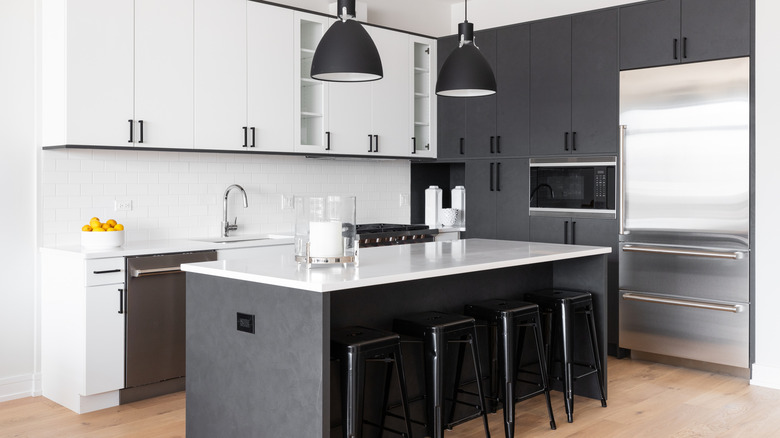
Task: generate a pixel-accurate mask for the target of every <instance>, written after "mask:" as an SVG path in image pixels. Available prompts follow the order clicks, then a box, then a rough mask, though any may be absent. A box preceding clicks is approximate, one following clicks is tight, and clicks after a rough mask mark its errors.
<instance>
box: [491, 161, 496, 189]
mask: <svg viewBox="0 0 780 438" xmlns="http://www.w3.org/2000/svg"><path fill="white" fill-rule="evenodd" d="M494 167H495V164H494V163H490V191H491V192H492V191H494V190H493V173H494Z"/></svg>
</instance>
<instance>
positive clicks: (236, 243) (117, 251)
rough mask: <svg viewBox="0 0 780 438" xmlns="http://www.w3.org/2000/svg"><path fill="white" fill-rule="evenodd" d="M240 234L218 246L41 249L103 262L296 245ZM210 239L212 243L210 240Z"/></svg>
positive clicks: (176, 243)
mask: <svg viewBox="0 0 780 438" xmlns="http://www.w3.org/2000/svg"><path fill="white" fill-rule="evenodd" d="M270 236H271V237H272V238H265V237H267V236H266V235H263V236H260V235H244V236H241V235H238V236H232V237H230V238H227V239H226V240H228V242H227V243H218V242H214V240H220V238H218V237H204V238H199V239H178V240H150V241H138V242H126V243H125V244H124V245H122V246H119V247H116V248H108V249H87V248H84V247H82V246H81V245H65V246H57V247H42V248H41V251H43V252H57V253H60V254H64V255H69V256H73V257H78V258H84V259H100V258H107V257H132V256H137V255H151V254H169V253H175V252H190V251H208V250H226V249H238V248H254V247H264V246H278V245H283V246H285V247H286V248H287V251H289V252H291V251H292V249H290V248H292V247H291V246H290V245H292V244H293V240H294V239H293V237H292V236H288V237H286V236H281V235H270ZM209 240H211V241H209Z"/></svg>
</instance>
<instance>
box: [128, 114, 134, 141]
mask: <svg viewBox="0 0 780 438" xmlns="http://www.w3.org/2000/svg"><path fill="white" fill-rule="evenodd" d="M128 123H130V140H128V141H127V142H128V143H132V142H133V131H134V129H133V119H130V120H128Z"/></svg>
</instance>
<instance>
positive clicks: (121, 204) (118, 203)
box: [114, 199, 133, 211]
mask: <svg viewBox="0 0 780 438" xmlns="http://www.w3.org/2000/svg"><path fill="white" fill-rule="evenodd" d="M132 209H133V201H132V200H130V199H115V200H114V211H131V210H132Z"/></svg>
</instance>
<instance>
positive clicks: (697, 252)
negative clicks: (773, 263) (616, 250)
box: [623, 245, 745, 260]
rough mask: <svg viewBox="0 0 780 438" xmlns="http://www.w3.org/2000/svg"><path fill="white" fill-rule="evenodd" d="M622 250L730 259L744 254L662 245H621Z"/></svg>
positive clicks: (739, 257)
mask: <svg viewBox="0 0 780 438" xmlns="http://www.w3.org/2000/svg"><path fill="white" fill-rule="evenodd" d="M623 251H627V252H645V253H652V254H671V255H684V256H694V257H709V258H714V259H731V260H742V258H743V257H745V255H744V254H743V253H742V252H740V251H733V252H730V251H729V252H721V251H708V250H705V249H674V248H666V247H663V246H635V245H623Z"/></svg>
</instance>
